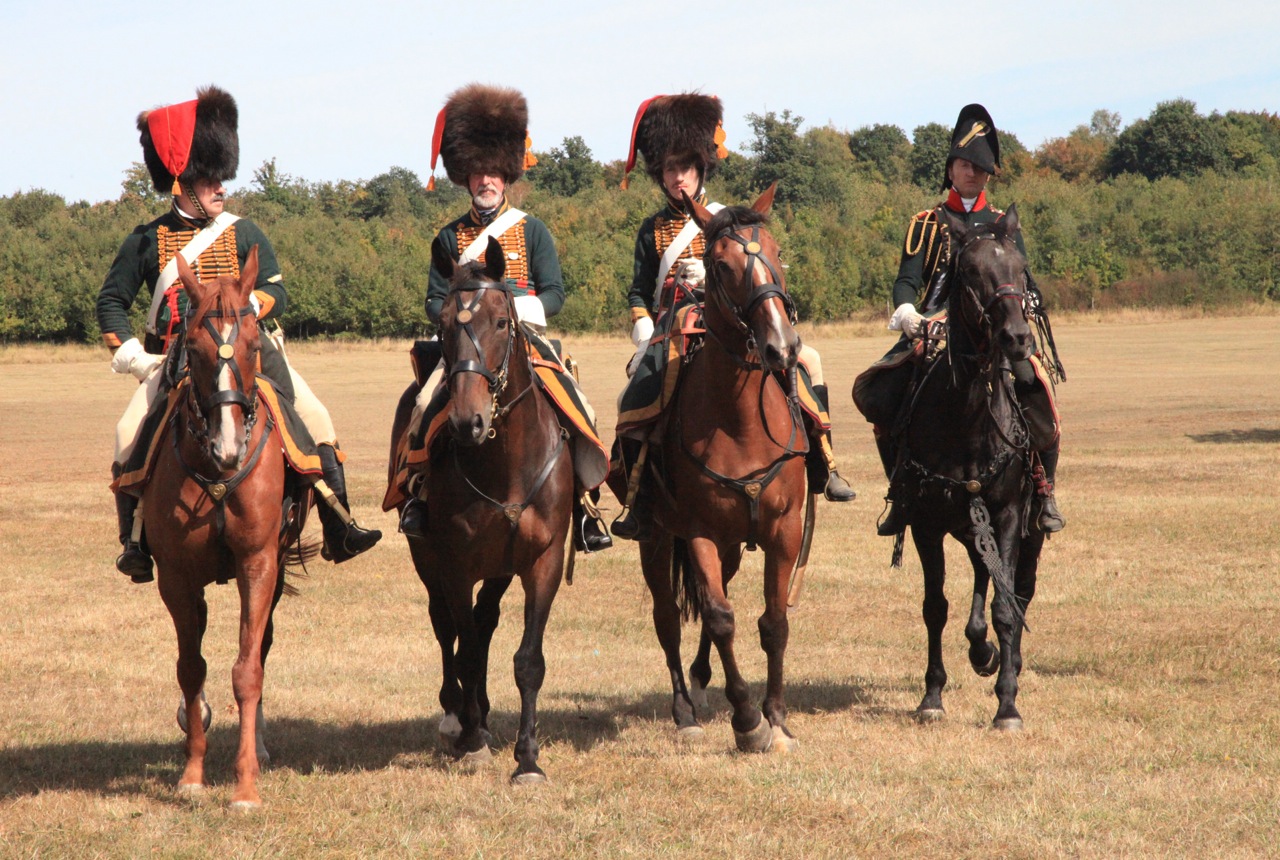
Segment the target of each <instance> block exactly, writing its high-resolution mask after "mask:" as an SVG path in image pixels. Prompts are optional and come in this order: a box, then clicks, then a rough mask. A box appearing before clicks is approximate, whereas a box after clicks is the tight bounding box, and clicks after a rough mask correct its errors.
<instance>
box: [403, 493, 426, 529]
mask: <svg viewBox="0 0 1280 860" xmlns="http://www.w3.org/2000/svg"><path fill="white" fill-rule="evenodd" d="M400 533H401V534H402V535H404V536H405V537H412V538H425V537H426V536H427V503H426V502H424V501H422V499H419V498H417V497H416V496H415V497H414V498H411V499H409V501H407V502H405V505H404V509H403V510H401V511H400Z"/></svg>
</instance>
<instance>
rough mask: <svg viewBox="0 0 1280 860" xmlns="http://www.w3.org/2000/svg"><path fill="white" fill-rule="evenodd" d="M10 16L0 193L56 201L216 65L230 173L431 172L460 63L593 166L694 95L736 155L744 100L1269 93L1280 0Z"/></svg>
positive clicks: (256, 9)
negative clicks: (676, 101) (439, 122)
mask: <svg viewBox="0 0 1280 860" xmlns="http://www.w3.org/2000/svg"><path fill="white" fill-rule="evenodd" d="M955 10H963V12H958V11H955ZM0 32H2V33H4V35H5V37H6V38H5V40H4V42H5V47H4V49H3V52H0V82H2V85H0V86H2V89H0V195H8V194H12V193H14V192H16V191H25V190H28V189H31V188H43V189H46V190H49V191H53V192H55V193H58V194H61V195H63V196H64V197H66V198H68V199H69V200H80V199H84V200H90V201H97V200H103V199H114V198H115V197H117V196H118V195H119V191H120V181H121V179H122V178H123V173H124V171H125V170H126V169H127V168H128V167H129V166H130V164H131V163H132V162H134V161H138V160H140V159H141V154H140V150H139V148H138V144H137V133H136V130H135V128H134V120H135V117H136V115H137V114H138V112H139V111H140V110H143V109H146V108H150V107H155V106H157V105H161V104H168V103H172V102H177V101H183V100H186V99H190V98H192V97H193V96H194V92H195V89H196V87H198V86H200V85H202V84H206V83H217V84H219V85H220V86H222V87H224V88H226V89H228V90H229V91H230V92H231V93H232V94H233V95H234V96H235V97H236V100H237V101H238V102H239V105H240V140H241V162H240V174H239V178H238V180H237V181H236V182H235V183H232V188H233V189H234V188H235V187H237V186H245V185H248V184H249V183H250V182H251V181H252V179H253V171H254V169H255V168H256V167H258V166H259V165H261V164H262V163H263V162H264V161H266V160H267V159H270V158H273V157H274V158H275V159H276V160H277V165H278V166H279V168H280V169H281V170H283V171H284V172H286V173H289V174H291V175H294V176H297V177H301V178H304V179H307V180H311V181H321V180H338V179H352V180H357V179H369V178H371V177H373V176H376V175H377V174H379V173H383V172H385V171H386V170H387V169H389V168H390V167H392V166H402V167H406V168H409V169H410V170H413V171H415V172H416V173H418V174H419V175H420V176H421V177H422V178H423V181H425V180H426V177H427V174H428V163H429V159H430V137H431V130H432V123H433V122H434V120H435V115H436V112H437V111H438V110H439V109H440V107H441V105H442V104H443V102H444V99H445V97H446V96H447V95H448V93H449V92H451V91H453V90H454V89H456V88H457V87H459V86H461V85H462V84H465V83H468V82H470V81H473V80H478V81H483V82H487V83H498V84H504V85H509V86H516V87H518V88H520V89H522V90H523V91H524V93H525V95H526V96H527V97H528V100H529V108H530V133H531V135H532V137H533V143H534V148H535V149H538V150H547V149H550V148H552V147H554V146H558V145H560V143H561V141H562V140H563V139H564V138H565V137H567V136H571V135H581V136H582V137H583V138H584V139H585V140H586V142H587V145H588V146H590V147H591V150H592V152H593V154H594V156H595V157H596V158H597V159H598V160H600V161H611V160H613V159H617V158H622V157H624V156H625V155H626V146H627V140H628V136H629V134H630V130H631V121H632V118H633V116H634V113H635V109H636V106H637V105H638V104H639V102H640V101H641V100H643V99H645V98H647V97H649V96H651V95H655V94H657V93H664V92H678V91H683V90H689V89H700V90H702V91H703V92H708V93H715V94H716V95H719V96H720V97H721V99H722V100H723V101H724V104H725V114H726V117H725V129H726V132H727V133H728V137H729V140H728V144H729V146H730V148H733V149H738V150H742V149H744V148H745V144H746V139H747V136H748V133H749V129H748V126H747V123H746V121H745V119H744V117H745V116H746V115H747V114H748V113H764V112H766V111H771V110H772V111H779V112H780V111H782V110H783V109H790V110H791V111H792V112H793V113H795V114H798V115H799V116H802V117H804V119H805V127H809V126H812V125H825V124H828V123H830V124H832V125H834V126H836V127H837V128H842V129H848V130H852V129H855V128H858V127H859V126H863V125H869V124H873V123H881V122H882V123H891V124H894V125H898V126H900V127H902V128H903V129H904V130H905V131H906V132H907V134H908V135H910V134H911V130H912V129H913V128H915V127H916V126H917V125H920V124H922V123H926V122H935V121H936V122H942V123H945V124H948V125H949V124H950V123H951V122H953V121H954V119H955V116H956V113H957V112H958V110H959V108H960V107H961V106H962V105H964V104H965V103H967V102H970V101H979V102H982V103H984V104H985V105H986V106H987V108H988V109H989V110H990V111H991V113H992V115H993V117H994V118H995V120H996V124H997V126H999V127H1000V128H1002V129H1007V130H1009V131H1012V132H1014V133H1015V134H1017V135H1018V137H1019V138H1020V139H1021V140H1022V142H1023V143H1024V144H1026V145H1027V146H1029V147H1032V148H1034V147H1035V146H1037V145H1039V144H1040V143H1042V142H1043V141H1044V140H1046V139H1047V138H1052V137H1059V136H1062V135H1065V134H1067V133H1068V132H1070V131H1071V130H1072V129H1073V128H1074V127H1075V126H1077V125H1080V124H1082V123H1087V122H1088V121H1089V118H1090V116H1091V115H1092V113H1093V111H1094V110H1096V109H1098V108H1105V109H1107V110H1111V111H1116V112H1118V113H1119V114H1120V115H1121V118H1122V122H1123V124H1125V125H1127V124H1128V123H1130V122H1132V121H1133V120H1135V119H1138V118H1141V117H1144V116H1146V115H1147V114H1149V113H1150V112H1151V110H1152V109H1153V108H1154V107H1155V106H1156V104H1157V103H1158V102H1161V101H1166V100H1168V99H1173V98H1179V97H1186V98H1190V99H1192V100H1193V101H1195V102H1196V103H1197V105H1198V107H1199V109H1200V110H1201V112H1203V113H1209V112H1211V111H1213V110H1221V111H1225V110H1232V109H1240V110H1271V111H1275V110H1277V109H1280V59H1277V58H1278V57H1280V47H1277V44H1276V43H1277V41H1278V40H1280V4H1278V3H1275V2H1257V0H1245V2H1220V3H1216V4H1207V3H1203V2H1187V0H1168V2H1161V3H1155V2H1123V0H1122V2H1078V3H1073V2H1059V3H1055V4H1039V3H1036V4H1032V3H1006V4H1000V5H999V6H997V5H994V4H982V5H974V4H971V3H942V2H935V0H917V2H911V3H884V2H878V3H875V4H868V3H857V2H848V0H845V2H835V1H834V0H794V2H790V3H788V2H785V0H774V2H761V0H744V1H743V2H738V3H733V2H731V1H730V0H725V2H718V3H715V4H712V3H697V4H693V3H674V2H669V0H644V2H636V3H621V2H615V0H598V2H592V3H582V2H574V0H565V2H560V3H555V4H549V3H539V2H535V1H534V0H525V2H513V0H488V2H485V3H473V4H466V3H461V2H452V3H439V2H400V0H396V2H373V0H369V2H364V3H359V2H356V3H352V2H335V0H305V2H303V0H280V2H271V0H261V2H257V3H246V2H241V0H222V2H220V3H201V4H170V3H165V4H161V3H139V2H137V0H130V2H122V0H98V2H84V0H81V1H80V2H67V0H35V2H28V0H0Z"/></svg>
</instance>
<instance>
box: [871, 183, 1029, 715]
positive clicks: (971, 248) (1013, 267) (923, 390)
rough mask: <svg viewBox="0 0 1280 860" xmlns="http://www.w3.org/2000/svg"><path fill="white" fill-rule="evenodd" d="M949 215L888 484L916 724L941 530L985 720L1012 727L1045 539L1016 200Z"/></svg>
mask: <svg viewBox="0 0 1280 860" xmlns="http://www.w3.org/2000/svg"><path fill="white" fill-rule="evenodd" d="M949 214H950V213H948V212H947V211H946V210H943V216H944V217H945V218H946V221H947V227H948V229H949V230H950V231H951V242H952V248H953V249H956V250H954V251H953V253H952V256H951V263H950V270H949V272H948V277H947V280H946V283H947V284H948V285H949V287H948V289H949V294H948V296H947V308H948V313H947V318H948V324H947V332H946V338H947V341H946V347H945V349H943V350H942V351H941V353H940V354H939V355H938V357H937V360H936V361H934V362H933V363H932V364H929V365H926V369H925V370H924V371H923V373H924V375H923V378H922V379H921V380H920V381H919V383H918V385H917V386H916V388H915V389H914V391H913V392H912V395H911V400H910V401H909V406H908V407H907V409H908V412H907V413H906V416H907V417H906V419H905V420H906V421H907V422H908V423H907V425H906V427H905V430H904V431H903V433H902V435H901V436H900V437H899V438H900V439H901V440H902V441H901V445H902V450H901V451H900V452H899V455H898V460H897V462H898V466H897V469H896V472H895V475H894V489H893V491H892V492H893V494H894V497H895V504H897V503H902V504H904V505H905V506H906V510H907V512H908V514H907V515H908V517H909V522H910V524H911V537H912V540H913V541H914V543H915V546H916V552H917V553H919V555H920V564H921V566H922V567H923V568H924V622H925V626H926V627H927V628H928V631H929V664H928V668H927V669H926V671H925V694H924V698H923V699H922V700H921V702H920V705H919V707H918V708H917V709H916V715H917V716H918V718H919V719H921V720H936V719H941V718H942V716H943V708H942V688H943V687H944V686H945V685H946V681H947V672H946V669H944V668H943V663H942V630H943V628H944V627H945V626H946V623H947V598H946V595H945V594H944V593H943V583H944V581H945V579H946V562H945V558H944V555H943V549H942V540H943V538H944V537H945V536H946V535H948V534H950V535H951V536H952V537H954V538H955V539H956V540H958V541H960V542H961V543H962V544H963V545H964V547H965V549H966V550H967V551H968V553H969V560H970V561H971V562H972V564H973V571H974V583H973V603H972V605H971V607H970V610H969V623H968V624H967V625H966V626H965V637H966V638H967V639H968V640H969V662H970V663H971V664H972V665H973V668H974V671H975V672H977V673H978V674H979V675H982V676H984V677H985V676H989V675H992V674H994V673H995V672H996V671H997V670H998V671H999V676H998V677H997V679H996V687H995V692H996V696H997V697H998V698H999V702H1000V704H999V708H998V710H997V711H996V716H995V720H994V723H993V724H994V726H995V727H996V728H998V729H1004V730H1018V729H1021V728H1022V717H1021V716H1020V715H1019V713H1018V709H1017V707H1016V705H1015V704H1014V699H1015V698H1016V696H1017V694H1018V673H1019V672H1020V671H1021V670H1022V650H1021V649H1022V630H1023V628H1024V626H1025V624H1024V616H1025V613H1026V609H1027V606H1028V605H1029V604H1030V603H1031V598H1032V596H1033V595H1034V594H1035V587H1036V568H1037V566H1038V564H1039V559H1040V550H1041V547H1042V546H1043V543H1044V534H1043V533H1042V532H1041V531H1040V529H1039V528H1036V527H1035V524H1034V523H1033V522H1031V521H1030V520H1029V512H1030V507H1031V496H1032V491H1033V485H1032V481H1031V477H1030V459H1031V441H1030V433H1029V429H1028V426H1027V421H1026V419H1025V418H1024V416H1023V412H1022V409H1021V408H1020V406H1019V403H1018V400H1017V397H1016V395H1015V393H1014V387H1013V377H1012V375H1011V372H1010V368H1011V363H1012V362H1015V361H1021V360H1025V359H1027V358H1029V357H1030V356H1031V355H1032V353H1033V352H1034V351H1035V346H1036V341H1035V336H1034V334H1033V333H1032V329H1031V325H1030V323H1029V321H1028V311H1027V292H1026V280H1025V271H1026V259H1025V258H1024V257H1023V255H1022V254H1021V253H1020V252H1019V251H1018V248H1017V245H1016V243H1015V236H1016V234H1017V232H1018V229H1019V226H1018V212H1017V208H1016V207H1014V206H1011V207H1009V211H1008V213H1006V214H1005V216H1004V217H1003V218H1001V219H1000V220H999V221H996V222H995V223H992V224H977V225H974V226H973V227H968V226H966V225H965V223H964V222H963V221H962V220H960V219H958V218H952V217H948V216H949ZM899 549H900V546H899ZM989 581H994V583H995V596H994V598H993V599H992V603H991V620H992V623H993V624H994V625H995V629H996V640H997V642H998V645H996V644H992V643H991V642H988V641H987V621H986V615H985V610H986V598H987V584H988V582H989Z"/></svg>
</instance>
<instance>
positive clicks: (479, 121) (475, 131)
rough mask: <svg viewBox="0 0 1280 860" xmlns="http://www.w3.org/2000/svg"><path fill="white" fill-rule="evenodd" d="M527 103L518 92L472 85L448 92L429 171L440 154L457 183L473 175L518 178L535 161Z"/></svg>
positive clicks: (436, 134) (433, 142) (434, 138)
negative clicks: (491, 174)
mask: <svg viewBox="0 0 1280 860" xmlns="http://www.w3.org/2000/svg"><path fill="white" fill-rule="evenodd" d="M528 144H529V106H528V104H527V103H526V102H525V99H524V96H523V95H521V93H520V91H519V90H513V89H507V88H504V87H493V86H486V85H485V84H468V85H467V86H465V87H463V88H462V89H460V90H458V91H456V92H455V93H453V94H452V95H450V96H449V98H448V100H447V101H446V102H445V105H444V109H443V110H441V111H440V114H439V116H437V117H436V129H435V134H434V135H433V137H432V146H431V169H432V171H434V170H435V167H436V157H437V155H438V156H439V157H440V158H442V159H443V160H444V170H445V173H447V174H448V175H449V179H450V181H452V182H453V183H454V184H455V185H461V186H462V187H463V188H465V187H467V177H468V176H471V175H472V174H474V173H493V174H497V175H499V176H501V177H502V178H503V179H505V180H506V183H507V184H508V185H510V184H512V183H513V182H515V181H516V180H517V179H519V178H520V177H521V176H522V175H523V174H524V171H525V169H526V168H527V167H532V166H533V165H534V164H536V163H537V162H536V161H535V160H534V159H533V158H532V156H531V155H530V154H529V151H528Z"/></svg>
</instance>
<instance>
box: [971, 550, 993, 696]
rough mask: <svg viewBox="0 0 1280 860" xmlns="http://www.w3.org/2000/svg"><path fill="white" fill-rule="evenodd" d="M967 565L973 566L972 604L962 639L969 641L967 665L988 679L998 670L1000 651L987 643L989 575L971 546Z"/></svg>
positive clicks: (984, 564) (983, 563)
mask: <svg viewBox="0 0 1280 860" xmlns="http://www.w3.org/2000/svg"><path fill="white" fill-rule="evenodd" d="M965 549H966V550H968V552H969V563H970V564H971V565H973V602H972V603H971V604H970V605H969V623H967V624H966V625H965V627H964V637H965V638H966V639H968V640H969V665H971V666H972V667H973V671H974V672H977V673H978V675H980V676H981V677H983V678H988V677H990V676H992V675H994V674H995V673H996V669H998V668H1000V649H999V648H997V647H996V646H995V645H993V644H992V643H991V642H988V641H987V585H988V584H989V583H990V582H991V574H990V573H989V572H988V571H987V565H986V563H985V562H983V560H982V556H980V555H978V551H977V550H976V549H974V548H973V547H972V546H967V545H966V546H965Z"/></svg>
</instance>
